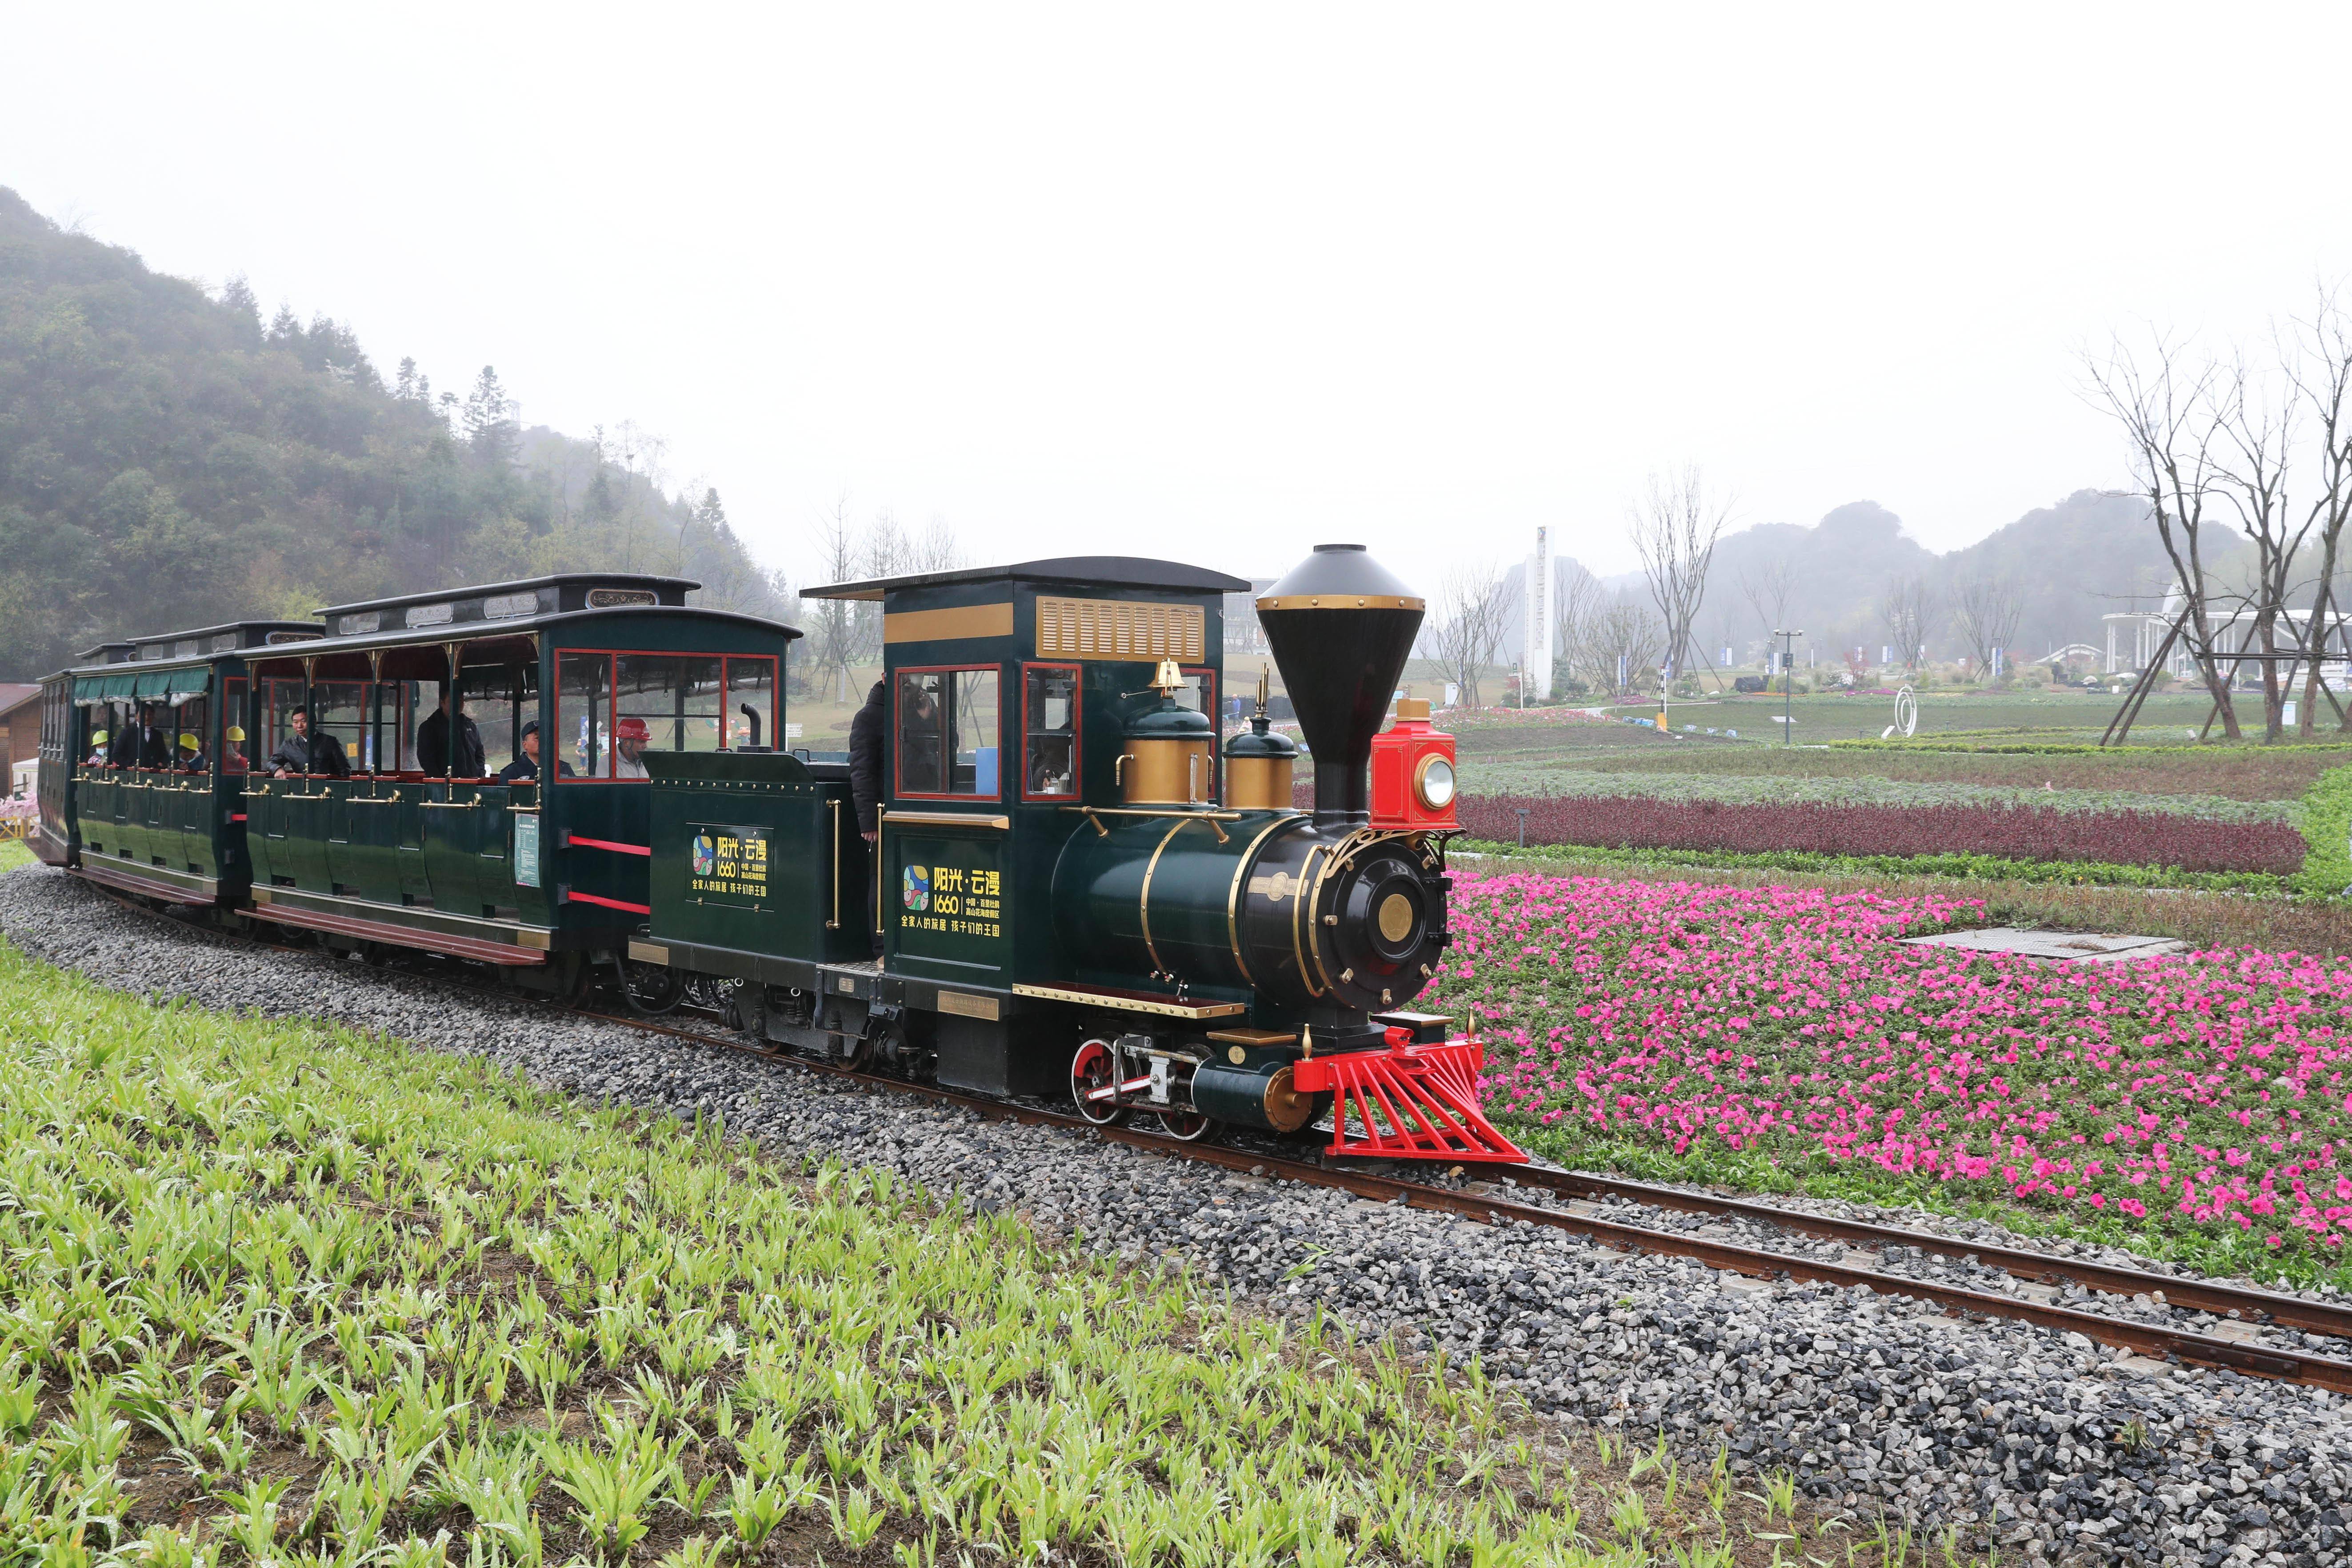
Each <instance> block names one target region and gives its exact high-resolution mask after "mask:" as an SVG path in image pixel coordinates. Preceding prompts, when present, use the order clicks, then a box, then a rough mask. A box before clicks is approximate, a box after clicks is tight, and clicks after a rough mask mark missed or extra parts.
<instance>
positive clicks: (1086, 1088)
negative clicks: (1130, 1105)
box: [1070, 1040, 1127, 1127]
mask: <svg viewBox="0 0 2352 1568" xmlns="http://www.w3.org/2000/svg"><path fill="white" fill-rule="evenodd" d="M1116 1082H1118V1063H1117V1062H1115V1061H1114V1060H1113V1059H1112V1058H1111V1054H1110V1047H1108V1046H1107V1045H1105V1044H1103V1042H1102V1041H1100V1040H1088V1041H1087V1043H1086V1044H1085V1045H1083V1046H1080V1047H1078V1054H1077V1055H1076V1057H1074V1058H1071V1060H1070V1098H1071V1099H1073V1100H1076V1101H1077V1102H1078V1114H1079V1115H1080V1116H1083V1117H1085V1118H1086V1119H1087V1121H1091V1122H1093V1123H1094V1124H1095V1125H1096V1126H1097V1127H1116V1126H1118V1124H1119V1123H1120V1122H1122V1121H1126V1120H1127V1107H1126V1106H1124V1105H1120V1104H1118V1103H1116V1102H1114V1101H1111V1100H1089V1099H1087V1094H1088V1093H1089V1092H1090V1091H1092V1090H1097V1089H1108V1088H1109V1087H1111V1085H1113V1084H1114V1083H1116Z"/></svg>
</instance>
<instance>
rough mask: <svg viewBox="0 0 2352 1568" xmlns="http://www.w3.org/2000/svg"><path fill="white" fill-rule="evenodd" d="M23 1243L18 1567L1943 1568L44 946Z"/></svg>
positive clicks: (474, 1068) (25, 986)
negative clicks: (1059, 1566)
mask: <svg viewBox="0 0 2352 1568" xmlns="http://www.w3.org/2000/svg"><path fill="white" fill-rule="evenodd" d="M0 1258H5V1260H6V1261H5V1272H0V1309H5V1310H0V1563H5V1564H7V1565H9V1568H15V1565H17V1564H25V1565H30V1564H33V1563H45V1564H95V1563H146V1564H151V1565H165V1568H194V1565H196V1564H215V1563H221V1564H234V1563H287V1564H295V1563H302V1564H321V1565H324V1564H331V1563H332V1564H360V1563H391V1564H399V1565H404V1568H406V1565H414V1568H428V1565H431V1564H445V1565H446V1564H453V1563H466V1564H468V1565H469V1568H491V1565H511V1568H540V1565H541V1564H546V1563H573V1562H578V1563H607V1564H611V1563H661V1564H665V1565H675V1568H719V1565H722V1564H725V1565H733V1564H738V1563H794V1564H802V1563H819V1562H823V1563H832V1564H835V1565H836V1568H839V1565H847V1564H891V1565H893V1568H898V1565H909V1568H912V1565H923V1568H929V1565H932V1564H940V1563H947V1564H957V1565H961V1564H977V1563H1045V1562H1048V1561H1050V1562H1053V1563H1118V1564H1132V1565H1137V1568H1141V1565H1145V1564H1150V1565H1154V1568H1174V1565H1176V1564H1192V1563H1217V1564H1221V1565H1222V1564H1268V1565H1278V1564H1290V1563H1300V1564H1326V1563H1328V1564H1334V1565H1336V1564H1340V1563H1386V1564H1406V1563H1427V1564H1435V1565H1441V1568H1454V1565H1459V1564H1465V1563H1470V1564H1495V1565H1505V1564H1514V1563H1570V1564H1578V1563H1595V1564H1597V1563H1639V1562H1652V1561H1657V1562H1690V1563H1765V1562H1768V1561H1771V1560H1773V1559H1774V1557H1776V1556H1779V1555H1780V1553H1781V1552H1782V1551H1783V1549H1784V1547H1785V1548H1786V1549H1787V1552H1788V1554H1787V1556H1786V1557H1785V1559H1784V1560H1785V1561H1790V1562H1794V1561H1797V1560H1798V1558H1799V1556H1800V1555H1808V1554H1809V1555H1810V1559H1811V1561H1815V1562H1838V1563H1842V1562H1847V1561H1854V1562H1863V1563H1887V1562H1894V1561H1904V1560H1906V1547H1905V1545H1904V1543H1903V1538H1902V1537H1901V1536H1900V1535H1899V1533H1898V1534H1895V1535H1891V1536H1890V1535H1887V1534H1885V1533H1884V1532H1881V1533H1880V1534H1879V1535H1878V1536H1876V1537H1874V1538H1873V1539H1871V1540H1869V1541H1868V1542H1867V1543H1866V1544H1865V1543H1864V1541H1863V1540H1861V1539H1859V1538H1857V1537H1856V1536H1855V1535H1854V1534H1852V1533H1839V1532H1836V1531H1829V1532H1827V1533H1824V1532H1823V1531H1817V1530H1816V1529H1815V1528H1814V1527H1813V1524H1812V1523H1811V1522H1807V1523H1805V1524H1803V1525H1802V1526H1800V1525H1798V1524H1797V1523H1794V1522H1792V1521H1790V1520H1788V1519H1785V1518H1782V1517H1780V1514H1781V1512H1782V1511H1783V1510H1780V1508H1779V1506H1778V1505H1777V1504H1775V1503H1774V1502H1772V1501H1771V1500H1770V1499H1769V1497H1766V1496H1762V1495H1761V1494H1759V1497H1757V1498H1742V1497H1739V1496H1735V1495H1733V1494H1731V1493H1730V1491H1729V1489H1728V1488H1727V1486H1726V1485H1725V1484H1723V1480H1724V1478H1723V1476H1722V1475H1721V1473H1720V1470H1719V1468H1718V1472H1717V1474H1716V1475H1715V1476H1713V1477H1711V1478H1709V1477H1706V1476H1705V1475H1704V1473H1703V1472H1700V1473H1686V1472H1685V1471H1683V1470H1681V1469H1678V1468H1675V1467H1674V1466H1673V1464H1672V1462H1671V1461H1670V1460H1668V1459H1666V1458H1665V1457H1664V1454H1663V1451H1662V1450H1659V1451H1654V1452H1653V1453H1652V1455H1651V1457H1650V1458H1649V1459H1648V1460H1647V1461H1646V1462H1640V1463H1637V1461H1636V1459H1635V1458H1629V1457H1628V1455H1626V1454H1624V1453H1621V1452H1616V1451H1614V1450H1612V1451H1610V1452H1607V1453H1602V1452H1598V1451H1596V1450H1595V1449H1593V1448H1590V1447H1585V1448H1574V1449H1571V1448H1568V1447H1563V1446H1562V1445H1561V1444H1560V1443H1559V1440H1558V1437H1557V1434H1556V1433H1550V1432H1549V1429H1546V1428H1541V1427H1538V1426H1533V1425H1522V1424H1520V1423H1519V1422H1518V1421H1517V1418H1516V1417H1515V1415H1514V1413H1513V1412H1512V1411H1511V1410H1509V1409H1507V1408H1505V1407H1504V1406H1503V1405H1500V1404H1499V1403H1498V1402H1497V1401H1496V1399H1495V1398H1494V1397H1492V1396H1491V1395H1490V1394H1489V1393H1488V1392H1487V1391H1486V1388H1485V1385H1484V1384H1482V1382H1481V1381H1480V1380H1479V1378H1478V1376H1477V1374H1476V1370H1475V1367H1474V1368H1471V1369H1466V1375H1461V1376H1449V1375H1447V1374H1446V1373H1445V1370H1444V1368H1443V1367H1442V1366H1420V1367H1416V1366H1414V1365H1412V1364H1409V1363H1405V1362H1404V1361H1402V1360H1400V1359H1399V1358H1398V1357H1397V1356H1395V1355H1394V1354H1392V1353H1391V1352H1390V1351H1389V1350H1387V1349H1386V1348H1384V1347H1381V1346H1359V1345H1354V1344H1351V1343H1349V1342H1348V1341H1347V1340H1346V1339H1345V1337H1344V1336H1342V1335H1340V1334H1339V1333H1336V1332H1333V1331H1328V1330H1327V1329H1326V1327H1325V1326H1324V1325H1323V1324H1322V1323H1321V1321H1319V1320H1318V1321H1317V1322H1316V1323H1314V1324H1312V1325H1310V1326H1308V1327H1307V1328H1305V1329H1303V1330H1302V1329H1297V1328H1293V1329H1289V1330H1285V1329H1284V1328H1282V1327H1280V1326H1277V1325H1275V1324H1272V1323H1268V1322H1265V1321H1258V1320H1255V1319H1252V1318H1250V1317H1248V1316H1246V1315H1244V1314H1241V1313H1237V1312H1236V1311H1235V1310H1234V1309H1233V1308H1232V1307H1231V1306H1230V1305H1229V1304H1227V1303H1225V1302H1224V1301H1223V1300H1218V1299H1214V1298H1213V1297H1211V1296H1210V1295H1208V1294H1206V1293H1205V1292H1203V1291H1202V1290H1201V1289H1197V1288H1195V1287H1194V1286H1193V1285H1192V1283H1191V1282H1190V1281H1188V1280H1186V1279H1182V1278H1181V1277H1175V1276H1169V1275H1160V1274H1154V1275H1150V1276H1140V1275H1138V1274H1136V1273H1133V1272H1131V1271H1126V1270H1122V1269H1120V1268H1118V1267H1116V1266H1115V1265H1113V1264H1110V1263H1108V1262H1105V1261H1101V1260H1097V1259H1092V1258H1087V1257H1086V1256H1085V1255H1083V1254H1078V1253H1074V1252H1070V1251H1066V1250H1063V1249H1059V1248H1056V1247H1050V1246H1047V1245H1045V1244H1043V1243H1041V1242H1040V1241H1039V1240H1038V1239H1037V1238H1036V1237H1034V1235H1033V1234H1032V1233H1031V1232H1029V1231H1028V1230H1027V1229H1026V1227H1025V1226H1023V1225H1022V1224H1021V1223H1020V1222H1019V1220H1018V1219H1017V1218H1014V1217H1012V1216H1004V1215H999V1216H996V1217H992V1218H985V1219H973V1218H969V1217H966V1216H964V1215H961V1212H959V1211H956V1210H952V1209H948V1210H941V1209H938V1208H934V1207H933V1206H931V1205H929V1203H928V1202H927V1201H926V1200H925V1199H924V1197H923V1196H922V1194H918V1193H914V1192H910V1191H908V1189H907V1188H906V1187H904V1186H903V1185H901V1184H897V1183H895V1182H893V1181H891V1180H890V1179H889V1178H888V1176H887V1174H886V1173H858V1172H853V1171H846V1170H843V1169H841V1168H839V1167H837V1166H828V1167H824V1168H820V1169H811V1170H802V1169H798V1168H788V1167H786V1166H785V1165H783V1164H782V1163H779V1162H776V1161H773V1160H771V1159H767V1158H764V1157H762V1156H761V1155H760V1154H759V1153H758V1152H756V1151H755V1150H753V1149H751V1148H750V1147H749V1146H747V1145H745V1144H743V1143H741V1142H730V1141H729V1140H728V1139H727V1138H726V1137H725V1136H724V1135H723V1133H722V1131H720V1130H719V1129H718V1128H716V1127H709V1126H701V1125H698V1126H695V1127H691V1128H688V1127H683V1126H680V1125H678V1124H677V1123H675V1122H670V1121H660V1122H653V1123H646V1122H642V1121H635V1120H632V1119H631V1118H629V1117H628V1116H626V1115H625V1114H623V1113H621V1112H618V1111H615V1110H610V1109H593V1108H589V1107H585V1106H583V1105H581V1104H579V1103H577V1102H573V1101H570V1100H563V1099H561V1098H558V1097H555V1096H551V1095H549V1094H546V1093H542V1092H541V1091H539V1090H536V1089H533V1088H531V1087H530V1085H528V1084H527V1083H525V1082H523V1081H520V1079H515V1078H512V1077H506V1076H500V1075H499V1074H498V1073H496V1072H494V1071H492V1070H490V1069H488V1068H485V1067H483V1066H481V1065H478V1064H474V1063H469V1062H466V1061H461V1060H457V1059H453V1058H446V1057H434V1056H428V1055H423V1054H419V1053H413V1052H410V1051H408V1050H406V1049H404V1048H403V1047H399V1046H397V1045H395V1044H392V1043H386V1042H381V1041H371V1040H364V1039H361V1038H358V1037H352V1036H351V1035H348V1034H344V1033H340V1032H334V1031H330V1030H328V1029H325V1028H323V1027H320V1026H310V1025H304V1024H297V1023H287V1024H265V1023H257V1022H252V1021H248V1020H240V1019H237V1018H234V1017H228V1016H220V1015H215V1014H208V1013H205V1012H203V1011H200V1010H196V1009H194V1008H188V1007H184V1006H183V1007H173V1008H170V1009H160V1008H157V1007H154V1006H151V1005H147V1004H144V1003H141V1002H137V1001H133V1000H130V999H126V998H123V997H121V996H118V995H115V994H110V993H106V992H102V991H100V990H97V989H95V988H93V987H90V986H89V985H87V984H83V983H81V982H79V981H77V980H73V979H71V978H69V977H66V976H62V975H59V974H58V973H56V972H55V971H51V970H48V969H46V968H43V967H40V966H37V965H36V964H33V963H30V962H29V961H27V960H26V959H24V958H23V957H22V956H21V955H19V954H17V953H16V952H14V950H12V949H9V948H6V947H5V945H0ZM1798 1534H1802V1535H1803V1536H1804V1541H1803V1542H1796V1541H1795V1539H1794V1538H1795V1536H1797V1535H1798ZM1907 1560H1910V1561H1925V1560H1927V1558H1926V1557H1925V1556H1924V1554H1920V1553H1917V1552H1911V1553H1909V1556H1908V1559H1907Z"/></svg>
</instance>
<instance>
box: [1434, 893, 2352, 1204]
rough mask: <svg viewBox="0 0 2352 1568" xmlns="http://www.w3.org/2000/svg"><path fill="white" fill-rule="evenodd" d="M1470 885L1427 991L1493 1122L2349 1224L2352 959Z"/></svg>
mask: <svg viewBox="0 0 2352 1568" xmlns="http://www.w3.org/2000/svg"><path fill="white" fill-rule="evenodd" d="M1456 889H1457V890H1456V894H1455V898H1454V921H1453V929H1454V932H1455V942H1454V947H1453V948H1452V949H1451V950H1450V951H1449V952H1448V954H1447V962H1446V963H1445V964H1444V968H1443V970H1442V971H1441V973H1440V977H1439V981H1438V984H1437V985H1436V986H1435V987H1434V988H1433V990H1432V991H1431V992H1429V993H1426V994H1424V998H1423V1001H1422V1002H1421V1003H1418V1004H1416V1005H1423V1006H1432V1007H1433V1008H1435V1009H1436V1010H1440V1011H1451V1012H1454V1013H1455V1014H1456V1015H1457V1016H1459V1015H1463V1014H1467V1015H1469V1016H1470V1019H1471V1020H1472V1021H1475V1023H1476V1025H1477V1026H1479V1027H1480V1029H1481V1030H1482V1032H1483V1034H1484V1036H1485V1038H1486V1043H1487V1052H1488V1062H1487V1068H1488V1075H1489V1076H1488V1077H1487V1078H1486V1100H1487V1104H1488V1106H1489V1108H1490V1109H1492V1110H1496V1111H1499V1112H1508V1113H1516V1114H1519V1115H1524V1116H1528V1117H1532V1118H1535V1119H1537V1120H1538V1121H1541V1122H1543V1123H1545V1124H1548V1125H1552V1126H1557V1127H1559V1128H1561V1129H1562V1130H1563V1131H1578V1132H1581V1133H1583V1134H1585V1135H1587V1136H1591V1137H1599V1138H1609V1139H1612V1140H1619V1141H1622V1140H1626V1139H1631V1140H1633V1141H1635V1142H1639V1143H1646V1144H1651V1145H1654V1147H1655V1148H1656V1149H1657V1150H1658V1151H1659V1152H1662V1153H1668V1154H1673V1155H1677V1156H1685V1157H1692V1158H1693V1159H1695V1160H1697V1161H1699V1162H1701V1163H1703V1157H1704V1155H1705V1154H1706V1152H1707V1151H1708V1150H1709V1148H1710V1147H1714V1148H1719V1149H1722V1150H1727V1151H1748V1152H1758V1153H1762V1154H1764V1155H1765V1156H1767V1157H1769V1158H1770V1159H1772V1160H1773V1161H1774V1162H1775V1163H1780V1164H1783V1165H1787V1166H1790V1167H1792V1168H1795V1167H1802V1166H1806V1165H1815V1166H1820V1165H1827V1166H1831V1167H1836V1166H1845V1165H1860V1164H1865V1163H1866V1164H1867V1165H1868V1166H1871V1167H1875V1168H1876V1170H1878V1171H1881V1172H1885V1173H1893V1174H1895V1175H1899V1176H1905V1177H1910V1178H1918V1179H1926V1180H1929V1181H1933V1182H1938V1183H1949V1184H1955V1185H1958V1186H1960V1187H1962V1188H1964V1189H1969V1190H1970V1191H1973V1192H1975V1193H1979V1194H1982V1195H1985V1196H1992V1197H2000V1198H2004V1199H2010V1200H2017V1201H2024V1202H2028V1203H2032V1204H2034V1205H2044V1206H2049V1207H2053V1208H2056V1209H2059V1210H2062V1211H2066V1212H2071V1213H2074V1214H2078V1215H2082V1216H2083V1217H2084V1218H2086V1219H2087V1218H2089V1217H2092V1216H2095V1215H2125V1216H2127V1217H2128V1218H2129V1219H2132V1220H2137V1221H2142V1222H2145V1223H2146V1224H2147V1225H2149V1226H2165V1227H2168V1228H2176V1229H2180V1228H2185V1229H2190V1230H2198V1231H2204V1230H2225V1231H2227V1232H2236V1233H2241V1234H2242V1235H2244V1236H2245V1237H2247V1239H2249V1240H2251V1241H2259V1242H2261V1243H2263V1244H2267V1245H2268V1246H2270V1247H2284V1246H2296V1245H2302V1246H2312V1247H2320V1248H2324V1249H2333V1248H2336V1247H2341V1246H2342V1245H2343V1244H2344V1242H2345V1240H2346V1239H2347V1236H2352V1168H2347V1162H2346V1161H2345V1159H2343V1158H2342V1157H2341V1155H2340V1154H2339V1151H2340V1150H2342V1149H2343V1148H2344V1146H2345V1145H2346V1142H2347V1133H2352V960H2347V959H2319V958H2310V957H2305V956H2304V955H2302V954H2298V953H2293V952H2277V953H2272V952H2251V951H2241V952H2225V953H2214V954H2208V955H2205V961H2204V962H2190V961H2189V960H2187V959H2180V958H2155V959H2143V960H2138V961H2135V962H2131V963H2120V964H2088V963H2085V964H2070V965H2051V964H2037V963H2028V962H2026V961H2024V960H2020V959H2011V958H2007V957H2003V956H1991V957H1986V956H1983V955H1975V954H1969V953H1963V952H1958V951H1956V950H1952V949H1946V948H1936V947H1916V946H1906V945H1902V944H1900V943H1898V942H1895V941H1893V940H1891V939H1893V938H1895V937H1897V936H1901V935H1903V934H1905V933H1906V932H1907V931H1920V930H1929V929H1935V928H1937V927H1940V926H1943V925H1948V924H1970V923H1974V922H1975V921H1977V920H1978V919H1979V911H1980V909H1981V906H1980V905H1979V904H1978V903H1977V902H1976V900H1960V899H1946V898H1916V899H1895V898H1888V897H1884V896H1881V895H1877V894H1868V893H1845V894H1830V893H1826V892H1822V891H1821V890H1819V889H1807V888H1766V889H1754V888H1719V887H1699V886H1693V885H1688V884H1659V883H1651V882H1637V881H1616V880H1607V879H1598V878H1566V877H1538V876H1511V877H1495V878H1486V879H1460V880H1459V881H1458V882H1457V884H1456Z"/></svg>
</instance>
